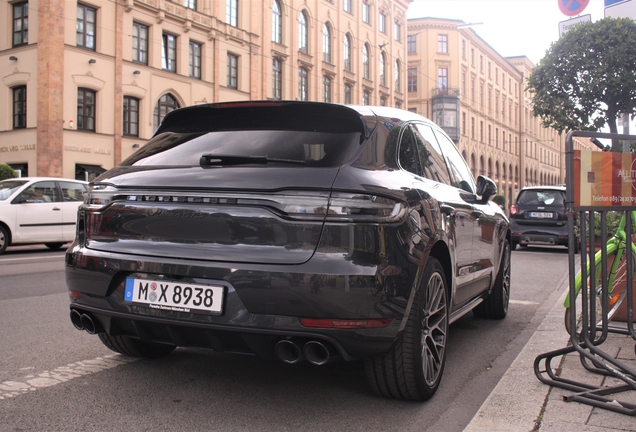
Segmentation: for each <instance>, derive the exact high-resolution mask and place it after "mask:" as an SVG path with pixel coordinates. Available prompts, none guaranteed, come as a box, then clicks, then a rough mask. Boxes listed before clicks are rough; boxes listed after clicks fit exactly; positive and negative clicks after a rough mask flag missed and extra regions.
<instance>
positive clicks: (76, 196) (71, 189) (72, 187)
mask: <svg viewBox="0 0 636 432" xmlns="http://www.w3.org/2000/svg"><path fill="white" fill-rule="evenodd" d="M60 186H61V187H62V195H64V201H84V195H83V194H82V193H83V192H84V191H85V190H86V187H85V186H84V185H83V184H79V183H73V182H63V181H61V182H60Z"/></svg>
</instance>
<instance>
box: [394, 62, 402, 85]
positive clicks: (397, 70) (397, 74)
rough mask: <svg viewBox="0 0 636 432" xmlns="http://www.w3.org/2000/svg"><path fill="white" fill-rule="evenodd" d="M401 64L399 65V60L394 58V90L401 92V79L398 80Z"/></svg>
mask: <svg viewBox="0 0 636 432" xmlns="http://www.w3.org/2000/svg"><path fill="white" fill-rule="evenodd" d="M401 69H402V67H401V65H400V60H396V61H395V91H398V92H401V91H402V81H401V80H400V76H401V75H402V74H401Z"/></svg>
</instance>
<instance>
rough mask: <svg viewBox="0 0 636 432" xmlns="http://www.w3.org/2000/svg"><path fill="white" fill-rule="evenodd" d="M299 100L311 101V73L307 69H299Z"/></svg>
mask: <svg viewBox="0 0 636 432" xmlns="http://www.w3.org/2000/svg"><path fill="white" fill-rule="evenodd" d="M298 98H299V99H300V100H301V101H306V100H309V73H307V69H305V68H303V67H301V68H299V69H298Z"/></svg>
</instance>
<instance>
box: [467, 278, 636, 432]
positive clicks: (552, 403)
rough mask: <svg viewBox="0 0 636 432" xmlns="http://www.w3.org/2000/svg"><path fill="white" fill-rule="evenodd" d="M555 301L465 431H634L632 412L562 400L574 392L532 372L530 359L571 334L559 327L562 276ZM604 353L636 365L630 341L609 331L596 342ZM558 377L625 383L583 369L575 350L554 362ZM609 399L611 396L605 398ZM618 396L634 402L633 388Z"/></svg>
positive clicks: (557, 346) (561, 343) (558, 345)
mask: <svg viewBox="0 0 636 432" xmlns="http://www.w3.org/2000/svg"><path fill="white" fill-rule="evenodd" d="M561 288H562V289H561V290H560V292H562V293H563V295H562V296H561V297H560V298H559V300H558V301H557V302H556V303H555V305H554V307H553V308H552V310H551V311H550V313H548V314H547V315H546V317H545V319H544V320H543V322H542V324H541V325H540V326H539V328H538V329H537V331H536V332H535V333H534V335H533V336H532V337H531V338H530V340H529V341H528V343H527V344H526V346H525V347H524V348H523V350H522V351H521V352H520V353H519V355H518V356H517V358H516V359H515V361H514V362H513V363H512V365H511V366H510V368H509V369H508V371H507V372H506V374H505V375H504V376H503V377H502V378H501V380H500V381H499V384H497V386H496V387H495V389H494V390H493V391H492V393H491V394H490V396H488V399H486V401H485V402H484V403H483V405H482V406H481V408H480V409H479V411H478V412H477V414H476V415H475V417H473V419H472V421H471V422H470V424H469V425H468V426H467V427H466V429H465V431H467V432H498V431H502V432H504V431H505V432H514V431H519V432H529V431H541V432H544V431H549V432H553V431H554V432H570V431H572V432H586V431H590V432H601V431H636V416H629V415H625V414H620V413H616V412H613V411H609V410H607V409H603V408H596V407H593V406H591V405H587V404H583V403H579V402H565V401H564V400H563V396H566V395H568V396H569V395H572V394H573V392H572V391H568V390H564V389H561V388H559V387H552V386H549V385H547V384H543V383H542V382H541V381H539V379H538V378H537V377H536V375H535V373H534V360H535V358H536V357H537V356H538V355H540V354H543V353H546V352H549V351H553V350H556V349H560V348H564V347H566V346H567V345H568V342H569V335H568V334H567V333H566V331H565V328H564V326H563V316H564V308H563V301H564V299H565V296H566V293H567V289H568V278H564V282H563V284H562V287H561ZM599 348H600V349H601V350H603V351H604V352H605V353H607V354H609V355H611V356H613V357H614V358H617V359H619V360H620V361H621V362H622V363H624V364H625V365H627V366H628V367H630V368H632V369H636V355H635V354H634V340H633V339H632V338H631V337H629V336H624V335H617V334H610V335H609V336H608V338H607V340H606V341H605V342H604V343H603V344H602V345H600V346H599ZM552 367H559V368H560V369H561V370H560V373H558V374H557V375H559V376H560V377H563V378H567V379H571V380H574V381H578V382H584V383H586V384H591V385H599V386H600V385H603V386H607V387H613V386H616V385H619V384H624V381H621V380H617V379H615V378H611V377H604V376H602V375H598V374H595V373H591V372H589V371H587V370H586V369H584V368H583V366H582V365H581V362H580V360H579V354H578V352H573V353H570V354H567V355H565V356H563V357H561V358H555V359H554V360H552ZM608 397H609V396H608ZM616 399H618V400H620V401H622V402H628V403H632V404H636V390H632V391H626V392H621V393H618V394H617V395H616Z"/></svg>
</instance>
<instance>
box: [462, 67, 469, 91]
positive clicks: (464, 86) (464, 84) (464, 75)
mask: <svg viewBox="0 0 636 432" xmlns="http://www.w3.org/2000/svg"><path fill="white" fill-rule="evenodd" d="M467 95H468V91H467V89H466V72H462V96H467Z"/></svg>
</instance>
